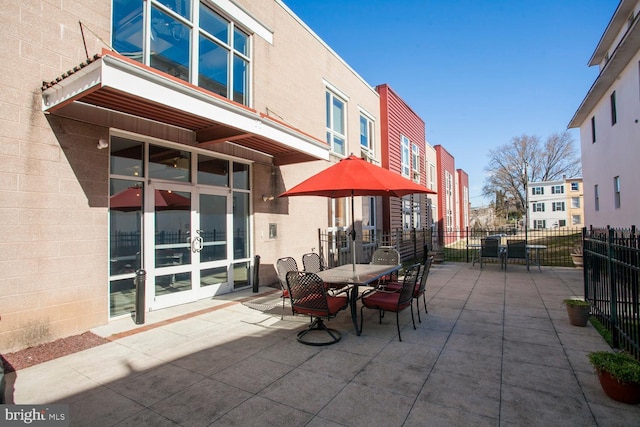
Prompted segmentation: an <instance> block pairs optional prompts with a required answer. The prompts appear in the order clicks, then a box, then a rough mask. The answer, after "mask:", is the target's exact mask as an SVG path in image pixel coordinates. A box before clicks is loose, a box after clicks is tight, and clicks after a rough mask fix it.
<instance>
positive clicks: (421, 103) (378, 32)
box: [284, 0, 618, 207]
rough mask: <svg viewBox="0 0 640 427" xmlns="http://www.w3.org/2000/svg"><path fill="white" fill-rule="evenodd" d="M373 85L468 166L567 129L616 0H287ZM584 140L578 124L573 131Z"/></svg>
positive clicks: (479, 175)
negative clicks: (526, 139)
mask: <svg viewBox="0 0 640 427" xmlns="http://www.w3.org/2000/svg"><path fill="white" fill-rule="evenodd" d="M284 2H285V4H286V5H287V6H288V7H289V8H290V9H291V10H293V12H294V13H295V14H296V15H298V16H299V17H300V18H301V19H302V20H303V21H304V22H305V23H306V24H307V25H308V26H309V27H310V28H311V29H312V30H313V31H314V32H315V33H316V34H317V35H318V36H319V37H320V38H322V39H323V40H324V41H325V42H326V43H327V44H328V45H329V46H331V48H332V49H333V50H334V51H335V52H336V53H337V54H338V55H340V56H341V57H342V58H343V59H344V60H345V61H346V62H347V63H348V64H349V65H350V66H351V67H352V68H353V69H354V70H355V71H356V72H357V73H358V74H360V76H362V77H363V78H364V79H365V80H366V81H367V83H369V84H370V85H371V86H376V85H378V84H382V83H387V84H389V85H390V86H391V87H392V88H393V89H394V90H395V91H396V92H397V93H398V95H399V96H401V97H402V98H403V99H404V101H405V102H407V104H409V106H411V108H412V109H413V110H414V111H415V112H416V113H417V114H418V115H419V116H420V117H421V118H422V120H423V121H424V122H425V124H426V133H427V140H428V142H429V143H430V144H431V145H438V144H440V145H442V146H443V147H445V148H446V149H447V151H449V152H450V153H451V154H452V155H453V156H454V157H455V161H456V168H461V169H464V170H465V171H466V172H467V173H468V174H469V187H470V197H471V204H472V206H474V207H475V206H481V205H484V204H486V203H487V202H488V201H487V200H485V199H483V198H482V197H481V194H482V186H483V184H484V174H485V167H486V165H487V163H488V159H489V150H491V149H492V148H495V147H498V146H500V145H504V144H506V143H508V142H509V141H511V138H513V137H516V136H520V135H523V134H526V135H537V136H539V137H540V138H541V139H542V140H544V139H546V138H547V137H548V136H549V135H551V134H553V133H556V132H563V131H565V130H567V125H568V123H569V121H570V120H571V118H572V117H573V114H574V113H575V112H576V110H577V109H578V107H579V106H580V103H581V102H582V100H583V98H584V96H585V95H586V93H587V91H588V90H589V88H590V87H591V85H592V84H593V82H594V81H595V79H596V77H597V75H598V67H597V66H596V67H588V66H587V62H588V61H589V59H590V58H591V55H592V54H593V51H594V50H595V48H596V45H597V43H598V41H599V40H600V37H601V36H602V33H603V32H604V30H605V28H606V26H607V24H608V23H609V20H610V19H611V17H612V16H613V12H614V11H615V9H616V7H617V6H618V0H464V1H456V0H369V1H362V0H284ZM570 133H571V135H572V136H573V139H574V141H575V144H576V148H577V150H579V149H580V139H579V134H578V131H577V129H573V130H571V131H570Z"/></svg>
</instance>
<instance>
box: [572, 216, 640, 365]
mask: <svg viewBox="0 0 640 427" xmlns="http://www.w3.org/2000/svg"><path fill="white" fill-rule="evenodd" d="M583 241H584V248H583V259H584V267H583V268H584V294H585V298H586V299H587V300H588V301H590V302H591V305H592V314H593V315H594V316H596V318H597V319H598V320H599V321H600V323H602V325H603V326H604V327H606V328H607V329H608V330H609V332H611V336H612V341H613V343H612V344H613V347H615V348H621V349H624V350H626V351H628V352H629V353H630V354H632V355H634V356H635V358H636V359H638V360H640V302H639V299H638V296H639V295H638V279H639V276H640V236H639V235H638V233H637V230H636V228H635V226H634V227H631V228H630V229H613V228H609V227H608V228H601V229H596V228H589V229H586V228H585V229H584V239H583Z"/></svg>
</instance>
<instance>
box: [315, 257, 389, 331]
mask: <svg viewBox="0 0 640 427" xmlns="http://www.w3.org/2000/svg"><path fill="white" fill-rule="evenodd" d="M401 267H402V266H401V265H384V264H355V268H354V265H353V264H345V265H341V266H339V267H335V268H330V269H328V270H322V271H320V272H318V273H316V274H317V275H318V276H319V277H320V278H321V279H322V280H323V281H324V282H325V283H326V284H327V285H329V286H332V287H333V286H339V285H341V286H347V285H350V286H351V289H350V290H349V306H350V309H351V320H352V321H353V326H354V327H355V328H356V334H357V335H360V329H359V328H358V310H357V307H356V303H357V301H358V295H359V290H358V287H359V286H369V285H371V284H372V283H374V282H375V281H377V280H378V279H380V278H381V277H384V276H386V275H388V274H391V273H393V272H394V271H398V270H400V268H401Z"/></svg>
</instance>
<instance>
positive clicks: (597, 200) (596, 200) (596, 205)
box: [593, 184, 600, 211]
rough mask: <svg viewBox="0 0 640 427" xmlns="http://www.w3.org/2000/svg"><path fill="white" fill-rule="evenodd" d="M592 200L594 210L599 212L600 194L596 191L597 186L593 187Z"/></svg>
mask: <svg viewBox="0 0 640 427" xmlns="http://www.w3.org/2000/svg"><path fill="white" fill-rule="evenodd" d="M593 199H594V208H595V210H596V211H599V210H600V194H599V191H598V184H596V185H594V186H593Z"/></svg>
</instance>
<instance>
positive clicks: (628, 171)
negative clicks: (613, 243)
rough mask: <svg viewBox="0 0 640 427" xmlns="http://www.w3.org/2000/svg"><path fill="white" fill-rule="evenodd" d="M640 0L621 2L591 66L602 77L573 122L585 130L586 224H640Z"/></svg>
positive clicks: (593, 56) (582, 135) (592, 59)
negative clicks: (639, 188) (639, 162)
mask: <svg viewBox="0 0 640 427" xmlns="http://www.w3.org/2000/svg"><path fill="white" fill-rule="evenodd" d="M639 12H640V1H638V0H622V1H621V2H620V4H619V5H618V8H617V9H616V11H615V13H614V15H613V17H612V18H611V21H610V22H609V25H608V26H607V28H606V29H605V31H604V34H603V35H602V37H601V38H600V42H599V43H598V45H597V46H596V49H595V52H594V53H593V55H592V57H591V59H590V60H589V66H595V65H598V66H599V67H600V74H599V75H598V78H597V79H596V81H595V82H594V84H593V86H591V89H589V92H588V93H587V95H586V97H585V98H584V100H583V101H582V104H581V105H580V107H579V108H578V110H577V111H576V113H575V115H574V116H573V118H572V119H571V122H570V123H569V128H577V127H579V128H580V143H581V150H582V173H583V178H584V185H585V190H584V201H585V207H584V213H585V224H587V225H594V226H605V225H611V226H612V227H625V228H626V227H629V226H631V225H634V224H635V225H637V224H638V223H640V221H639V219H640V201H638V199H637V186H638V185H639V184H640V167H638V159H640V123H639V121H640V79H639V78H638V76H639V74H640V25H639V24H638V20H639Z"/></svg>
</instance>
